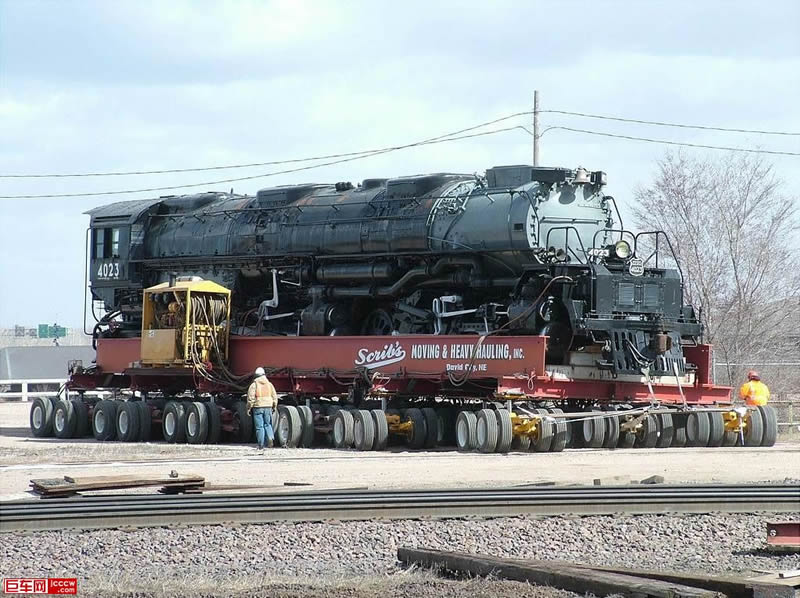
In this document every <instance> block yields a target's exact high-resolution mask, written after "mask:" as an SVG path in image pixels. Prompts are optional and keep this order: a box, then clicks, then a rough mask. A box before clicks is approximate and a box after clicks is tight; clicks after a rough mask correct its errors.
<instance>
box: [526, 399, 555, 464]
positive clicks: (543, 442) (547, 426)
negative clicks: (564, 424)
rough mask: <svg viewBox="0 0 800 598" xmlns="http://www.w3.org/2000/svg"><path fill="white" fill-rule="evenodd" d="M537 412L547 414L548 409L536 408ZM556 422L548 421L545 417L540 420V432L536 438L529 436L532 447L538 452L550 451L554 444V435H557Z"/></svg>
mask: <svg viewBox="0 0 800 598" xmlns="http://www.w3.org/2000/svg"><path fill="white" fill-rule="evenodd" d="M534 411H535V412H536V413H538V414H539V415H542V416H547V414H548V411H547V409H534ZM554 432H555V424H553V423H552V422H549V421H546V420H545V419H544V418H542V420H541V421H540V422H539V428H538V434H537V435H536V437H535V438H528V441H529V443H530V448H531V450H532V451H534V452H537V453H549V452H550V447H552V446H553V437H554V436H555V434H554Z"/></svg>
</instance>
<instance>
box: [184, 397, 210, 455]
mask: <svg viewBox="0 0 800 598" xmlns="http://www.w3.org/2000/svg"><path fill="white" fill-rule="evenodd" d="M206 438H208V411H206V406H205V405H204V404H203V403H202V402H200V401H192V402H191V403H189V404H188V405H186V442H188V443H189V444H203V443H204V442H205V441H206Z"/></svg>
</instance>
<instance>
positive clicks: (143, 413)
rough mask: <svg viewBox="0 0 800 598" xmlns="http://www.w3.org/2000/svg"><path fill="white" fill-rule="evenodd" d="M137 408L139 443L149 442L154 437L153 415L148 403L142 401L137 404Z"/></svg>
mask: <svg viewBox="0 0 800 598" xmlns="http://www.w3.org/2000/svg"><path fill="white" fill-rule="evenodd" d="M136 408H137V409H138V410H139V441H140V442H149V441H150V438H151V437H152V435H153V414H152V412H151V411H150V405H148V404H147V401H145V400H141V401H137V402H136Z"/></svg>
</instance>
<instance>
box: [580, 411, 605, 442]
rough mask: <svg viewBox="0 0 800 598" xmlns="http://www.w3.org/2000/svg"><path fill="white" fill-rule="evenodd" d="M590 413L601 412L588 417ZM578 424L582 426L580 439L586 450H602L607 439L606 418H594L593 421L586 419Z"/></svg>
mask: <svg viewBox="0 0 800 598" xmlns="http://www.w3.org/2000/svg"><path fill="white" fill-rule="evenodd" d="M590 413H599V412H597V411H592V412H589V413H587V415H589V414H590ZM578 423H579V424H581V427H580V430H581V435H580V439H581V443H582V445H583V446H584V447H586V448H602V447H603V442H604V440H605V437H606V422H605V418H600V417H593V418H592V419H585V420H583V421H582V422H578Z"/></svg>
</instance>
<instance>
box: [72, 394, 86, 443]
mask: <svg viewBox="0 0 800 598" xmlns="http://www.w3.org/2000/svg"><path fill="white" fill-rule="evenodd" d="M70 401H72V408H73V409H74V410H75V435H74V436H73V438H84V437H85V436H86V435H87V434H88V433H89V406H88V405H87V404H86V403H84V402H83V400H82V399H70Z"/></svg>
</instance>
